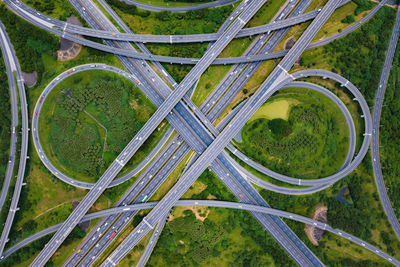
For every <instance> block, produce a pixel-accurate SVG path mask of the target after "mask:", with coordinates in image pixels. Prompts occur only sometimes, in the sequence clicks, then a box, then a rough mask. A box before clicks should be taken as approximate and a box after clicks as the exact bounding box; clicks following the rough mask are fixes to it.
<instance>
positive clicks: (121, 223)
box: [75, 6, 306, 264]
mask: <svg viewBox="0 0 400 267" xmlns="http://www.w3.org/2000/svg"><path fill="white" fill-rule="evenodd" d="M75 7H76V8H77V9H78V10H81V9H80V8H79V7H78V6H75ZM86 10H88V6H86ZM99 16H100V14H98V15H97V17H99ZM194 149H195V147H194ZM200 149H202V148H200ZM129 218H131V216H130V215H128V216H127V217H126V218H124V219H122V218H121V219H120V221H123V222H124V221H125V222H126V221H127V220H128V219H129ZM123 222H120V223H117V224H118V225H119V227H120V226H121V225H123ZM116 229H120V228H114V231H115V230H116ZM112 232H113V231H111V233H112ZM111 233H110V234H111ZM100 242H102V241H100ZM105 242H107V241H106V240H105V238H104V237H103V243H105ZM298 242H300V241H299V240H298ZM84 249H85V250H86V247H84ZM304 249H306V248H304ZM95 251H97V252H98V251H99V249H98V248H97V249H95ZM95 257H96V255H94V256H91V257H89V258H90V259H94V258H95ZM84 263H85V264H91V262H87V261H86V262H84Z"/></svg>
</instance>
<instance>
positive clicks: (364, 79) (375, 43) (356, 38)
mask: <svg viewBox="0 0 400 267" xmlns="http://www.w3.org/2000/svg"><path fill="white" fill-rule="evenodd" d="M356 3H357V4H358V0H357V1H356ZM360 3H361V5H359V8H365V9H362V10H366V9H368V8H367V7H365V6H364V4H366V3H369V4H368V5H370V4H372V3H371V2H370V1H367V0H362V1H360ZM366 5H367V4H366ZM368 7H369V6H368ZM356 11H357V10H356ZM394 20H395V12H394V10H393V9H391V8H389V7H383V8H382V9H381V10H380V11H379V12H378V13H377V14H376V15H375V16H374V17H373V18H372V19H371V20H370V21H369V22H368V23H366V24H364V25H363V26H362V27H361V28H360V29H358V30H357V31H355V32H352V33H350V34H348V35H347V36H346V38H341V39H338V40H336V41H334V42H332V43H330V44H327V45H325V46H324V53H325V54H326V55H329V59H328V62H329V64H330V65H332V66H333V67H334V69H333V71H334V72H339V71H340V72H341V74H342V75H343V76H344V77H345V78H346V79H348V80H349V81H351V82H352V83H353V84H354V85H355V86H356V87H357V88H359V89H360V91H361V93H362V94H363V96H364V97H365V99H366V100H367V102H368V104H369V105H370V106H372V105H373V100H374V95H375V91H376V89H377V86H378V82H379V77H380V72H381V69H382V66H383V62H384V59H385V51H386V48H387V46H388V43H389V38H390V36H391V32H392V27H393V24H394Z"/></svg>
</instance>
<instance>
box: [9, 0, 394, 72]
mask: <svg viewBox="0 0 400 267" xmlns="http://www.w3.org/2000/svg"><path fill="white" fill-rule="evenodd" d="M387 1H388V0H383V1H382V2H380V3H379V4H378V5H377V6H376V7H374V8H373V9H372V10H371V11H370V12H369V13H368V14H367V15H366V16H365V17H364V18H362V19H361V20H359V21H357V22H356V23H354V24H353V25H352V26H350V27H349V28H347V29H345V30H343V31H342V32H340V33H337V34H335V35H332V36H330V37H327V38H325V39H323V40H320V41H317V42H315V43H313V44H310V45H309V46H308V47H307V50H308V49H312V48H315V47H318V46H321V45H324V44H327V43H329V42H332V41H334V40H336V39H338V38H341V37H343V36H345V35H346V34H348V33H350V32H352V31H354V30H356V29H357V28H359V27H361V25H362V24H364V23H365V22H367V21H368V20H369V19H370V18H372V16H373V15H374V14H375V13H376V12H377V11H379V10H380V8H381V7H382V6H383V5H385V4H386V2H387ZM5 2H7V3H11V5H9V8H11V9H12V10H13V11H14V12H16V13H17V14H18V15H19V16H21V17H22V18H24V19H26V20H27V21H29V22H31V23H33V24H35V25H37V26H39V27H41V28H43V29H45V30H47V31H49V32H51V33H53V34H56V35H59V36H62V37H64V38H66V39H69V40H71V41H74V42H76V43H80V44H82V45H85V46H89V47H92V48H95V49H98V50H102V51H105V52H109V53H114V54H117V55H123V56H127V57H132V58H137V59H145V60H150V61H159V62H166V63H171V64H192V65H193V64H196V63H197V62H198V61H199V60H200V59H198V58H179V57H169V56H159V55H149V54H143V53H138V52H135V51H132V50H129V49H121V48H116V47H110V46H107V45H103V44H100V43H97V42H93V41H89V40H86V39H83V38H81V37H78V36H76V35H73V34H69V33H66V32H61V31H59V30H57V29H54V28H51V27H52V26H53V24H49V23H48V22H46V21H45V20H43V19H39V18H38V17H36V16H39V15H40V13H39V12H36V13H34V14H31V13H27V12H24V11H22V10H25V9H20V7H19V5H16V4H15V5H13V3H12V2H11V1H10V0H5ZM20 5H21V4H20ZM27 8H29V7H27ZM32 12H33V11H32ZM34 15H36V16H34ZM47 18H48V19H50V18H49V17H47ZM47 24H49V25H47ZM287 53H288V51H287V50H283V51H278V52H272V53H268V54H260V55H257V56H251V57H234V58H216V59H214V60H213V61H212V64H236V63H245V62H256V61H263V60H268V59H274V58H279V57H283V56H285V55H286V54H287Z"/></svg>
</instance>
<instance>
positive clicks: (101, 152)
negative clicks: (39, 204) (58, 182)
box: [48, 75, 152, 177]
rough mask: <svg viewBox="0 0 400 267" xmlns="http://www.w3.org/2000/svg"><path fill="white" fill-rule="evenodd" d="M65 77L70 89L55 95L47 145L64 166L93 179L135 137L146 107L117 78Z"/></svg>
mask: <svg viewBox="0 0 400 267" xmlns="http://www.w3.org/2000/svg"><path fill="white" fill-rule="evenodd" d="M71 79H73V83H74V84H75V87H74V88H66V87H65V88H63V91H62V92H60V93H59V95H58V97H57V103H58V104H57V106H56V109H55V110H54V115H53V116H52V119H51V128H50V132H49V139H48V141H49V143H50V145H51V147H52V151H54V154H55V156H56V157H57V159H58V160H59V161H60V162H61V163H62V164H63V165H64V166H66V167H67V168H72V169H74V170H75V171H77V172H83V173H85V174H86V175H88V176H93V177H95V176H96V175H99V174H100V173H101V172H102V171H103V168H104V166H108V164H109V163H110V162H111V161H112V160H113V159H114V158H115V157H116V156H117V154H118V153H119V152H120V151H122V149H123V148H124V147H125V145H126V144H127V143H128V142H129V141H130V140H131V138H132V136H135V134H136V133H137V132H138V130H139V129H140V128H141V127H142V125H143V124H144V123H145V122H146V119H147V118H148V117H149V116H150V112H151V110H152V108H150V107H149V108H145V105H144V101H145V100H144V96H141V95H140V94H139V93H138V92H137V91H134V90H133V89H132V88H131V87H132V86H129V85H127V84H125V83H124V82H122V81H121V80H119V79H116V78H112V77H110V76H107V75H105V76H101V77H100V76H96V77H95V78H94V79H93V80H90V81H89V80H87V79H85V80H84V81H82V77H81V76H77V77H71ZM103 127H105V129H107V130H105V129H104V128H103Z"/></svg>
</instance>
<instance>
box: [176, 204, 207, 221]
mask: <svg viewBox="0 0 400 267" xmlns="http://www.w3.org/2000/svg"><path fill="white" fill-rule="evenodd" d="M185 210H191V211H192V212H193V213H194V216H195V217H196V219H197V220H199V221H202V222H204V220H205V219H206V218H207V217H208V214H209V213H210V210H209V209H208V207H197V206H193V207H180V208H177V209H176V211H175V212H174V215H172V214H169V216H168V221H169V222H170V221H173V220H174V219H175V217H176V218H179V217H181V216H184V215H183V213H184V211H185Z"/></svg>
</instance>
